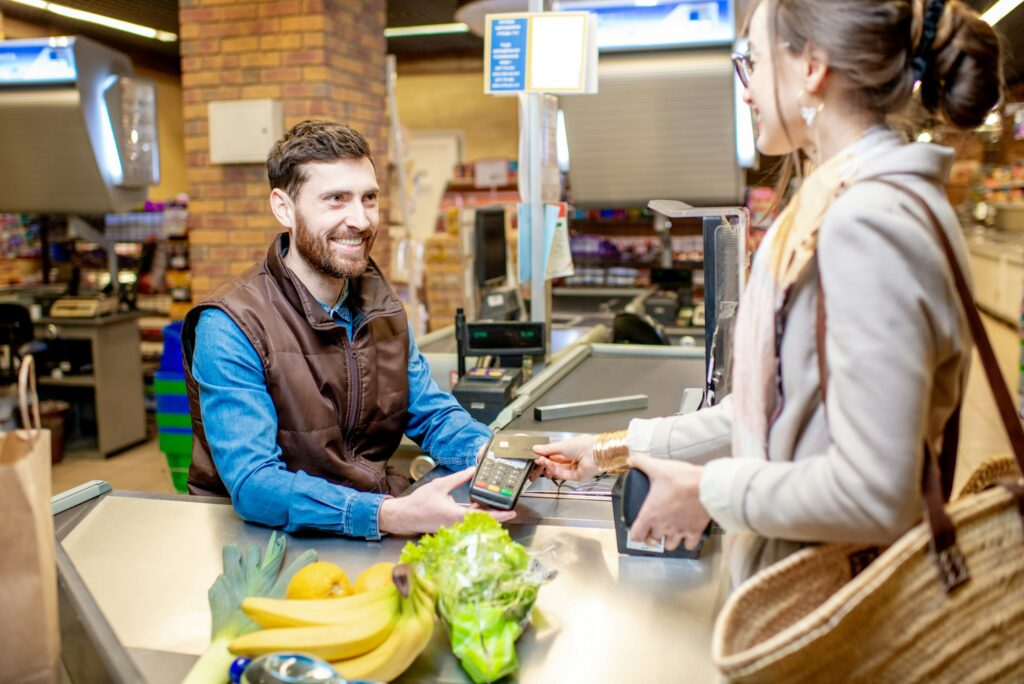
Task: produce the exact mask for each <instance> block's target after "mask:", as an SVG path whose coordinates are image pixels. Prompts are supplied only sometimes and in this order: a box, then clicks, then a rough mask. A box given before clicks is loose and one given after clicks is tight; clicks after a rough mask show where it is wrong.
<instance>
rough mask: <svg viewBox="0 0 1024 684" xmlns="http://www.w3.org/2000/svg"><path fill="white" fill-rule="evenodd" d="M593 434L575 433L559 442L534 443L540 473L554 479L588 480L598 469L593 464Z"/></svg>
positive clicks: (594, 475)
mask: <svg viewBox="0 0 1024 684" xmlns="http://www.w3.org/2000/svg"><path fill="white" fill-rule="evenodd" d="M595 439H596V437H595V436H594V435H576V436H574V437H570V438H569V439H566V440H563V441H561V442H552V443H551V444H536V445H534V447H533V452H534V453H535V454H538V455H539V456H540V458H538V459H537V466H539V467H540V468H541V474H542V475H544V476H546V477H550V478H554V479H556V480H589V479H590V478H592V477H596V476H597V474H598V473H599V472H601V471H600V470H598V469H597V466H596V465H595V464H594V440H595Z"/></svg>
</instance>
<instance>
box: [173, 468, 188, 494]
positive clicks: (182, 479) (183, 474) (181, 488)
mask: <svg viewBox="0 0 1024 684" xmlns="http://www.w3.org/2000/svg"><path fill="white" fill-rule="evenodd" d="M171 482H172V483H173V484H174V491H176V492H178V493H179V494H188V468H185V469H184V470H182V469H181V468H171Z"/></svg>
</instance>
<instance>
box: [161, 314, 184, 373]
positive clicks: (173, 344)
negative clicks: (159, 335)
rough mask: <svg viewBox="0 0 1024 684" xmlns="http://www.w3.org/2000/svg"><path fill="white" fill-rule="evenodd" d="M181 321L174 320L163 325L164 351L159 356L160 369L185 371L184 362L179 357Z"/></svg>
mask: <svg viewBox="0 0 1024 684" xmlns="http://www.w3.org/2000/svg"><path fill="white" fill-rule="evenodd" d="M182 324H183V321H175V322H174V323H171V324H170V325H165V326H164V331H163V332H164V352H163V354H162V355H161V356H160V370H161V371H173V372H177V373H184V372H185V364H184V362H183V361H182V358H181V326H182Z"/></svg>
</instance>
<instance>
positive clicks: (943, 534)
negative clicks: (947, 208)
mask: <svg viewBox="0 0 1024 684" xmlns="http://www.w3.org/2000/svg"><path fill="white" fill-rule="evenodd" d="M869 181H873V182H876V183H884V184H885V185H888V186H890V187H892V188H895V189H896V190H898V191H899V192H901V193H903V194H904V195H906V196H907V197H909V198H911V199H912V200H914V202H915V203H917V205H918V206H919V207H921V209H922V211H924V213H925V216H927V217H928V222H929V224H930V225H931V229H932V232H933V233H935V236H936V238H938V242H939V246H940V247H941V248H942V253H943V254H944V255H945V257H946V261H947V262H948V263H949V268H950V271H951V272H952V274H953V283H954V285H955V287H956V292H957V296H958V298H959V299H960V304H961V306H962V307H963V310H964V314H965V315H966V317H967V323H968V326H969V327H970V330H971V336H972V337H973V338H974V343H975V345H976V347H977V349H978V355H979V356H980V357H981V365H982V368H984V370H985V377H986V379H987V380H988V386H989V389H990V390H991V391H992V396H993V397H994V398H995V402H996V407H997V408H998V410H999V417H1000V418H1001V419H1002V421H1003V427H1004V428H1005V429H1006V434H1007V436H1008V437H1009V439H1010V446H1011V448H1012V449H1013V455H1014V457H1015V458H1016V460H1017V466H1018V467H1019V468H1020V469H1021V472H1024V426H1022V425H1021V421H1020V418H1018V417H1017V409H1016V408H1015V407H1014V405H1013V399H1012V398H1011V397H1010V391H1009V389H1007V387H1006V382H1005V381H1004V380H1003V376H1002V373H1001V372H1000V370H999V364H998V363H997V362H996V356H995V353H994V352H993V351H992V343H991V342H990V341H989V339H988V334H987V333H986V332H985V327H984V325H983V324H982V322H981V314H979V313H978V307H977V305H976V304H975V303H974V297H973V296H972V295H971V290H970V288H969V287H968V286H967V280H966V279H965V278H964V274H963V271H961V270H960V264H959V262H958V261H957V259H956V254H955V253H954V252H953V246H952V245H951V244H950V242H949V237H947V235H946V231H944V230H943V229H942V224H941V223H940V222H939V219H938V217H936V216H935V212H934V211H932V208H931V207H930V206H928V203H927V202H926V201H925V200H924V199H923V198H922V197H921V196H920V195H919V194H917V192H915V191H914V190H912V189H910V188H909V187H907V186H906V185H904V184H902V183H898V182H896V181H894V180H891V179H890V178H885V177H882V176H870V177H868V178H863V179H861V180H860V181H859V182H869ZM816 314H817V315H816V324H815V327H816V330H815V333H816V340H817V347H818V374H819V377H820V378H821V396H822V403H824V401H825V396H826V388H827V385H828V364H827V360H826V357H825V295H824V291H823V289H822V286H821V271H820V270H819V271H818V305H817V312H816ZM960 406H961V404H957V406H956V408H955V409H954V410H953V413H952V415H951V416H950V417H949V420H948V421H947V422H946V427H945V429H944V430H943V435H942V451H941V453H940V455H939V459H938V464H937V465H938V468H936V463H935V457H934V455H933V454H932V450H931V447H930V446H929V445H928V443H927V442H926V443H925V460H924V465H923V468H922V474H921V490H922V493H923V499H924V509H925V511H924V512H925V519H926V520H927V521H928V526H929V527H930V528H931V532H932V539H931V548H932V552H933V554H934V558H935V561H936V563H937V564H938V566H939V573H940V575H941V577H942V581H943V584H944V585H945V588H946V591H947V592H948V591H952V590H953V589H955V588H956V587H958V586H959V585H961V584H963V583H964V582H966V581H967V580H968V579H969V578H970V573H969V571H968V569H967V564H966V562H965V561H964V558H963V554H962V553H961V552H960V549H959V547H958V546H957V543H956V529H955V528H954V527H953V521H952V520H950V518H949V515H948V514H947V513H946V509H945V506H944V503H945V502H946V501H948V500H949V496H950V493H951V492H952V489H953V471H954V468H955V466H956V453H957V445H958V442H959V437H960ZM1009 488H1010V490H1011V491H1012V492H1013V493H1014V495H1015V496H1016V497H1017V505H1018V508H1020V510H1021V515H1022V516H1024V489H1022V488H1020V487H1016V486H1013V487H1009Z"/></svg>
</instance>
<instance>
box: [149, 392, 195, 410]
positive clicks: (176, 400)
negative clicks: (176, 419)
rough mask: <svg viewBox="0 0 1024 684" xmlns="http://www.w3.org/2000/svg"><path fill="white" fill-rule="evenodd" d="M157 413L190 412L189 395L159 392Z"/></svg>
mask: <svg viewBox="0 0 1024 684" xmlns="http://www.w3.org/2000/svg"><path fill="white" fill-rule="evenodd" d="M156 411H157V413H158V414H159V413H189V408H188V395H186V394H157V395H156Z"/></svg>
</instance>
